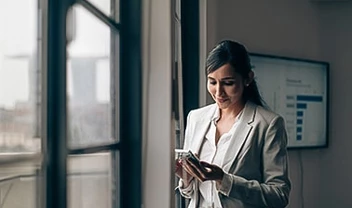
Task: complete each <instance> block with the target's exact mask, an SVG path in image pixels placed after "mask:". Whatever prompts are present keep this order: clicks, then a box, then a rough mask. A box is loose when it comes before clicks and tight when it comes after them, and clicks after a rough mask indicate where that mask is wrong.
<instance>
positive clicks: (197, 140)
mask: <svg viewBox="0 0 352 208" xmlns="http://www.w3.org/2000/svg"><path fill="white" fill-rule="evenodd" d="M216 108H217V106H216V104H213V108H211V109H210V110H209V112H208V113H207V115H205V116H204V117H203V118H202V119H199V120H197V122H196V123H195V124H194V128H193V131H194V132H193V138H192V139H193V142H192V143H191V146H190V150H191V151H192V152H194V153H197V154H199V150H200V147H201V146H202V143H203V140H204V137H205V134H206V133H207V131H208V129H209V126H210V122H211V119H212V117H213V115H214V113H215V111H216Z"/></svg>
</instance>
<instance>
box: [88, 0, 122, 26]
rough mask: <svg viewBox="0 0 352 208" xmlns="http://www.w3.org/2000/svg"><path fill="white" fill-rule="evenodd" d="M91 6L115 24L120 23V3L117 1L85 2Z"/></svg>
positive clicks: (96, 0) (95, 0)
mask: <svg viewBox="0 0 352 208" xmlns="http://www.w3.org/2000/svg"><path fill="white" fill-rule="evenodd" d="M87 1H89V2H90V3H91V4H93V5H94V6H95V7H96V8H97V9H99V10H100V11H102V12H103V13H104V14H105V15H107V16H109V17H112V16H114V19H115V21H116V22H119V21H120V9H119V8H120V1H119V0H87ZM112 7H113V8H114V13H115V14H114V15H113V14H112V12H111V10H112V9H111V8H112Z"/></svg>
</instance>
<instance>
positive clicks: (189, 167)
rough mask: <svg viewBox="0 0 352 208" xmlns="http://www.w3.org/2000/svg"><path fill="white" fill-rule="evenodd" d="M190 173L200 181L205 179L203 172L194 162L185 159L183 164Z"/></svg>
mask: <svg viewBox="0 0 352 208" xmlns="http://www.w3.org/2000/svg"><path fill="white" fill-rule="evenodd" d="M182 167H183V168H184V169H185V170H186V171H187V172H188V173H189V174H191V175H192V176H194V177H195V178H197V179H198V180H199V181H204V176H203V174H202V172H201V171H200V170H199V169H198V168H197V166H195V165H194V164H193V163H191V162H189V161H188V160H185V161H184V162H183V166H182Z"/></svg>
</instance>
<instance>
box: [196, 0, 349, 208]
mask: <svg viewBox="0 0 352 208" xmlns="http://www.w3.org/2000/svg"><path fill="white" fill-rule="evenodd" d="M206 9H207V16H206V18H207V21H206V22H207V25H206V31H207V38H206V40H207V42H206V45H207V47H206V48H207V50H208V51H209V50H210V49H211V47H212V46H214V44H215V43H216V42H218V41H220V40H222V39H225V38H230V39H234V40H238V41H241V42H243V43H245V44H246V45H247V47H248V49H249V50H250V51H251V52H257V53H264V54H273V55H282V56H289V57H297V58H306V59H313V60H322V61H328V62H330V64H331V69H330V70H331V71H330V84H331V86H330V95H331V96H330V120H329V122H330V129H329V139H330V141H329V142H330V144H329V147H328V148H326V149H315V150H300V151H299V150H290V151H289V162H290V177H291V180H292V183H293V184H292V185H293V187H292V192H291V197H290V205H289V207H290V208H299V207H303V206H302V203H304V207H309V208H329V207H342V208H344V207H352V197H351V196H350V187H351V186H352V177H351V175H352V161H351V160H349V158H350V152H351V150H350V148H351V147H352V138H351V135H350V132H349V131H348V130H349V127H352V126H351V125H352V110H351V107H350V106H352V97H351V96H350V94H351V93H350V92H349V89H352V82H351V81H350V80H351V78H352V70H351V68H352V58H351V56H352V41H351V37H352V1H336V0H335V1H313V0H267V1H258V0H257V1H254V0H237V1H233V0H221V1H215V0H208V1H207V7H206ZM202 93H206V92H205V91H203V92H202ZM300 158H301V160H300Z"/></svg>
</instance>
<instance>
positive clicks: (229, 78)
mask: <svg viewBox="0 0 352 208" xmlns="http://www.w3.org/2000/svg"><path fill="white" fill-rule="evenodd" d="M208 79H213V80H215V78H213V77H208ZM233 79H236V77H223V78H221V80H233Z"/></svg>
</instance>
